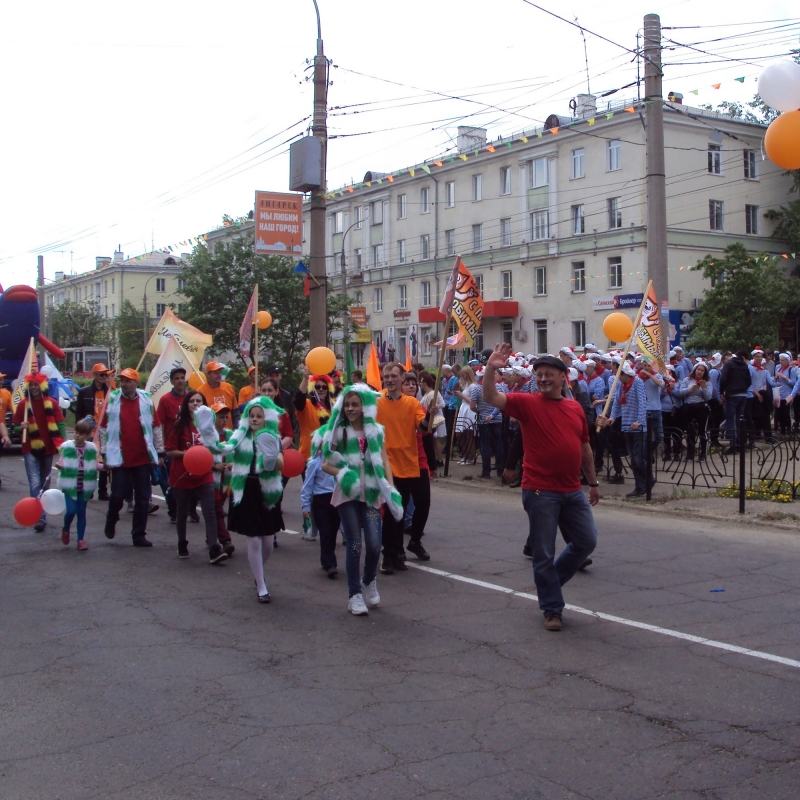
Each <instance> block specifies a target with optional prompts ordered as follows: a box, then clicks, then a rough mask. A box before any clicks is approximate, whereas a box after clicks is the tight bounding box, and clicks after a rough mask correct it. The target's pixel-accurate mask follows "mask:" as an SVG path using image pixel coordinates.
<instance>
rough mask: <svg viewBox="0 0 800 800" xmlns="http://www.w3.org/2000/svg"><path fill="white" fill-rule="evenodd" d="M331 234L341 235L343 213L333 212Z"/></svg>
mask: <svg viewBox="0 0 800 800" xmlns="http://www.w3.org/2000/svg"><path fill="white" fill-rule="evenodd" d="M331 222H332V223H333V232H334V233H341V232H342V231H343V230H344V211H335V212H334V213H333V216H332V217H331Z"/></svg>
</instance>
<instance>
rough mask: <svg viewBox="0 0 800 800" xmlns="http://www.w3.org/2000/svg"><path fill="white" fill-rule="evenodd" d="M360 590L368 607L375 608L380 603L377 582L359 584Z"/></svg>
mask: <svg viewBox="0 0 800 800" xmlns="http://www.w3.org/2000/svg"><path fill="white" fill-rule="evenodd" d="M361 592H362V596H363V598H364V600H366V602H367V606H368V607H369V608H377V607H378V606H379V605H380V604H381V596H380V595H379V594H378V582H377V581H372V583H370V584H369V585H368V586H365V585H364V584H363V583H362V584H361Z"/></svg>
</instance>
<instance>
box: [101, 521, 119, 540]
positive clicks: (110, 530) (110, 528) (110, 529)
mask: <svg viewBox="0 0 800 800" xmlns="http://www.w3.org/2000/svg"><path fill="white" fill-rule="evenodd" d="M103 533H105V535H106V539H113V538H114V537H115V536H116V535H117V532H116V530H115V529H114V525H109V524H108V523H106V527H105V530H104V531H103Z"/></svg>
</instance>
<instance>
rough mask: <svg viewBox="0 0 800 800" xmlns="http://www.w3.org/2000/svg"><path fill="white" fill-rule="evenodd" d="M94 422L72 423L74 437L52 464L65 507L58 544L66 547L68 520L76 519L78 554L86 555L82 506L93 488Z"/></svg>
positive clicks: (84, 517) (84, 512)
mask: <svg viewBox="0 0 800 800" xmlns="http://www.w3.org/2000/svg"><path fill="white" fill-rule="evenodd" d="M93 422H94V420H93V419H92V417H89V418H88V419H79V420H78V421H77V422H76V423H75V436H74V437H73V438H72V439H68V440H67V441H65V442H64V443H63V444H62V445H61V449H60V450H59V458H58V462H57V464H56V469H57V470H58V488H59V489H61V491H62V492H63V493H64V500H65V501H66V504H67V509H66V513H65V514H64V524H63V525H62V528H61V544H63V545H69V539H70V528H71V527H72V520H73V519H75V518H76V517H77V518H78V522H77V534H78V550H79V551H80V552H86V551H87V550H88V549H89V546H88V545H87V544H86V539H85V535H86V506H87V504H88V502H89V500H91V498H92V494H93V493H94V490H95V489H96V488H97V447H96V446H95V444H94V442H92V441H90V437H91V435H92V432H93V431H94V424H93Z"/></svg>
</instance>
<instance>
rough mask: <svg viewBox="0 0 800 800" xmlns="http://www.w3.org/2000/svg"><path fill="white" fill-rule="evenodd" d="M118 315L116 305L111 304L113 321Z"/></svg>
mask: <svg viewBox="0 0 800 800" xmlns="http://www.w3.org/2000/svg"><path fill="white" fill-rule="evenodd" d="M116 315H117V310H116V304H115V303H112V304H111V319H114V317H115V316H116Z"/></svg>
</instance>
